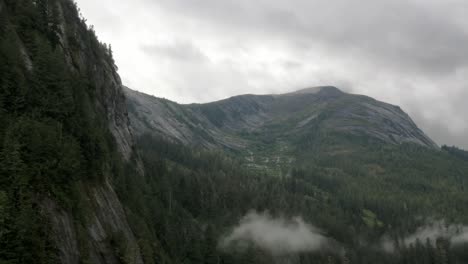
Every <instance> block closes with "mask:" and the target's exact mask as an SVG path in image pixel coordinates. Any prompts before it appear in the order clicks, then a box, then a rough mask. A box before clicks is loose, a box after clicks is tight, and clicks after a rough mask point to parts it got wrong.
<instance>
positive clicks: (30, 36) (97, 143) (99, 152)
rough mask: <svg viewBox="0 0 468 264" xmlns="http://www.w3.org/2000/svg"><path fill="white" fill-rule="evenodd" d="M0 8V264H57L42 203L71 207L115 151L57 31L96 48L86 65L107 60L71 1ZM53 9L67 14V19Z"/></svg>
mask: <svg viewBox="0 0 468 264" xmlns="http://www.w3.org/2000/svg"><path fill="white" fill-rule="evenodd" d="M0 5H1V11H0V21H1V23H0V26H1V27H0V123H1V126H0V263H9V264H13V263H56V262H57V261H58V258H57V251H56V248H55V245H53V243H52V238H51V237H52V230H51V227H50V224H49V219H47V217H46V216H45V215H44V213H43V201H44V200H45V199H53V200H55V201H57V202H59V203H60V204H62V205H63V206H64V207H66V208H74V207H76V205H77V201H78V200H79V197H77V195H78V194H77V192H76V191H75V189H76V186H77V185H78V183H79V182H83V181H84V182H89V181H95V182H99V181H101V180H102V179H103V177H104V175H105V170H107V169H108V168H109V167H112V166H113V165H112V157H113V154H112V153H113V152H115V148H114V147H113V144H114V143H113V138H112V137H111V135H110V133H109V131H108V129H107V120H106V118H105V114H104V113H102V112H100V111H99V110H98V109H96V108H95V105H94V102H93V101H94V100H95V92H96V90H95V87H93V86H92V85H91V83H90V81H89V80H90V77H89V75H88V72H90V71H91V68H86V69H85V68H78V67H77V66H76V67H72V66H71V65H70V63H69V61H67V57H66V55H65V54H64V50H63V48H62V46H61V41H63V38H64V37H65V32H62V31H61V27H60V26H59V25H62V26H63V27H64V28H67V29H68V31H67V33H68V34H70V35H68V36H67V37H68V41H70V42H73V41H75V42H76V41H78V40H77V37H76V36H73V35H72V33H71V32H75V31H80V32H81V33H83V32H84V33H83V34H84V36H85V37H86V38H87V39H88V40H89V41H90V45H97V47H98V48H93V49H94V50H95V51H96V52H98V53H97V54H96V55H95V57H94V61H93V60H91V58H93V57H90V61H88V63H89V65H86V66H85V67H91V65H95V64H96V63H97V65H99V64H100V62H99V61H101V60H105V61H108V63H113V60H112V57H111V54H110V52H109V51H107V50H106V49H105V48H104V46H102V45H101V44H100V43H99V42H98V41H97V39H96V37H95V35H94V32H92V31H91V30H88V29H87V27H86V25H85V24H84V22H83V21H81V20H80V19H79V18H78V14H77V9H76V6H75V5H74V3H73V2H71V1H60V0H37V1H32V0H6V1H0ZM59 7H61V8H62V11H63V12H65V13H66V15H70V16H65V17H66V18H67V20H66V21H61V16H59ZM73 27H76V28H75V29H74V30H72V28H73ZM67 52H68V51H67ZM87 69H88V70H87Z"/></svg>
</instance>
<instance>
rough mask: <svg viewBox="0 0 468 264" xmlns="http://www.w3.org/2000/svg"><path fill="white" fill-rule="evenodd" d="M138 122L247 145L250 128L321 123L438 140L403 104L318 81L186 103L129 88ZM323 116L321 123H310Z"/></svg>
mask: <svg viewBox="0 0 468 264" xmlns="http://www.w3.org/2000/svg"><path fill="white" fill-rule="evenodd" d="M125 93H126V95H127V98H128V106H129V109H130V110H129V115H130V119H131V123H132V127H133V129H134V130H135V133H136V134H138V135H141V134H144V133H156V134H158V135H161V136H164V137H166V138H169V139H172V140H174V141H178V142H181V143H183V144H187V145H201V146H205V147H215V146H224V147H228V148H233V149H236V148H242V147H244V146H246V145H247V144H248V141H249V140H248V139H247V138H246V137H244V136H243V135H244V134H246V133H255V132H259V133H273V132H274V134H275V135H277V134H278V131H281V133H280V134H281V135H282V136H291V137H294V136H295V135H297V134H300V133H303V132H307V131H306V130H308V129H317V128H320V129H321V130H323V131H328V132H341V133H345V134H353V135H358V136H365V137H370V138H374V139H376V140H379V141H381V142H383V143H388V144H402V143H415V144H418V145H422V146H426V147H429V148H437V145H436V144H435V143H434V142H433V141H432V140H431V139H430V138H429V137H428V136H427V135H425V134H424V132H423V131H421V130H420V129H419V128H418V127H417V125H416V124H415V123H414V122H413V121H412V119H411V118H410V117H409V116H408V115H407V114H406V113H405V112H404V111H403V110H401V109H400V107H398V106H393V105H390V104H387V103H383V102H379V101H377V100H374V99H372V98H369V97H365V96H360V95H353V94H347V93H344V92H342V91H340V90H339V89H338V88H336V87H329V86H324V87H314V88H308V89H303V90H299V91H296V92H293V93H287V94H281V95H242V96H236V97H232V98H229V99H226V100H222V101H218V102H213V103H208V104H191V105H180V104H177V103H174V102H171V101H168V100H165V99H160V98H156V97H152V96H149V95H145V94H142V93H139V92H136V91H133V90H130V89H125ZM317 119H320V124H319V127H317V126H314V128H311V126H310V124H312V123H316V122H317Z"/></svg>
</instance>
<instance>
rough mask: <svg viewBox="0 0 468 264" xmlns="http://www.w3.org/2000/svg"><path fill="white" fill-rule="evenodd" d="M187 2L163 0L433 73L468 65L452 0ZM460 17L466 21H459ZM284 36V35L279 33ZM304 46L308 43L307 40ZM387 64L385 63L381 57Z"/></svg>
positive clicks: (465, 38)
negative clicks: (440, 0)
mask: <svg viewBox="0 0 468 264" xmlns="http://www.w3.org/2000/svg"><path fill="white" fill-rule="evenodd" d="M439 3H440V2H439V1H434V0H432V1H424V2H421V1H415V0H413V1H406V0H396V1H384V0H377V1H376V0H364V1H348V0H335V1H326V2H325V1H319V0H314V1H309V0H296V1H293V2H291V1H280V0H277V1H266V0H260V1H248V0H240V1H233V0H228V1H217V0H207V1H202V2H200V1H194V0H191V1H187V0H170V1H169V0H162V1H159V2H158V4H159V5H161V6H163V7H164V8H166V9H169V10H170V11H172V12H176V13H181V14H184V15H185V16H188V17H193V18H195V19H197V20H205V21H207V23H208V24H210V25H212V26H219V27H223V28H229V30H230V31H237V32H250V33H251V34H256V37H258V36H263V37H264V38H278V37H281V38H289V39H291V40H296V41H304V42H305V43H306V44H305V45H306V46H310V45H311V44H317V43H319V44H321V45H324V46H326V47H327V48H333V49H334V51H335V52H344V53H350V52H351V53H354V52H358V53H360V56H365V57H367V59H372V60H384V61H386V62H387V63H388V64H391V65H393V67H395V68H397V67H403V68H406V69H412V70H415V71H424V72H427V73H439V72H442V73H444V72H451V71H454V70H455V69H457V68H459V67H461V66H463V65H467V64H468V49H466V48H465V45H466V43H468V32H467V31H466V30H465V26H466V23H468V19H463V18H460V17H459V16H458V17H457V16H455V15H452V14H456V13H455V11H456V10H457V9H459V8H460V7H459V5H455V4H454V3H459V4H460V5H462V6H464V7H466V6H468V4H466V3H463V2H462V1H461V0H460V1H451V2H450V3H447V4H445V5H441V4H439ZM457 18H458V19H459V20H461V22H457V21H458V20H457ZM278 35H279V36H278ZM303 45H304V44H303ZM379 63H382V62H379Z"/></svg>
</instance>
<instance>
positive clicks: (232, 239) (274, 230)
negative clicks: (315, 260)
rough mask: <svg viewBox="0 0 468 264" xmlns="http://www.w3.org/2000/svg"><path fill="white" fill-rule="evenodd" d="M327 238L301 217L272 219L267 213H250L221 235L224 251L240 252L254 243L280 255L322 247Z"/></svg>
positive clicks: (325, 244)
mask: <svg viewBox="0 0 468 264" xmlns="http://www.w3.org/2000/svg"><path fill="white" fill-rule="evenodd" d="M329 242H330V241H329V239H328V238H326V237H325V236H324V235H322V234H321V232H320V231H319V230H318V229H317V228H315V227H313V226H311V225H309V224H307V223H305V222H304V220H302V218H300V217H296V218H293V219H286V218H281V217H280V218H273V217H272V216H271V215H269V214H268V213H261V214H260V213H257V212H250V213H249V214H247V215H246V216H245V217H244V218H243V219H242V220H241V221H240V223H239V225H238V226H236V227H235V228H234V229H233V230H232V232H231V233H230V234H228V235H227V236H225V237H223V238H221V240H220V247H221V248H222V249H224V250H234V251H238V250H240V251H242V250H245V249H247V248H248V247H249V246H255V247H258V248H260V249H263V250H265V251H267V252H269V253H270V254H272V255H276V256H283V255H287V254H292V253H298V252H310V251H315V250H319V249H323V248H324V247H326V246H327V245H328V244H329Z"/></svg>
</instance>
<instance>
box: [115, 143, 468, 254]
mask: <svg viewBox="0 0 468 264" xmlns="http://www.w3.org/2000/svg"><path fill="white" fill-rule="evenodd" d="M320 141H322V142H325V143H326V144H323V145H320V146H319V147H317V148H316V152H315V153H312V152H310V151H308V152H305V151H304V152H303V153H302V154H300V156H299V157H298V158H297V162H296V163H295V164H293V165H292V167H291V168H292V169H291V172H290V175H289V176H284V177H277V176H275V177H272V176H271V175H267V174H259V173H258V171H257V170H251V169H249V168H248V167H244V168H243V166H242V164H243V162H244V159H243V157H236V156H232V155H230V154H226V153H224V154H223V153H221V152H210V151H200V150H192V149H190V148H187V147H184V146H181V145H177V144H173V143H168V142H166V141H165V140H162V139H158V138H154V137H151V136H149V135H146V136H143V137H141V138H140V140H139V142H138V145H137V147H138V149H140V150H141V156H142V157H143V161H144V167H145V177H144V178H140V179H138V180H135V179H134V178H132V176H131V175H132V173H127V174H125V175H126V176H125V175H123V177H124V178H122V179H120V180H119V184H117V186H118V187H119V188H118V190H119V191H118V192H119V193H121V194H122V199H123V201H124V202H125V203H126V204H127V207H128V208H130V209H129V217H130V220H131V222H132V225H133V226H134V227H135V230H136V234H137V236H139V237H140V238H141V239H142V240H141V241H144V242H142V244H143V246H142V247H144V248H146V249H147V250H146V254H147V256H152V257H150V258H151V259H154V260H156V263H181V262H183V263H271V262H272V261H273V259H272V258H273V257H272V256H270V255H269V254H268V253H267V252H264V251H262V250H261V249H258V248H251V249H250V250H248V251H245V252H241V253H232V252H231V253H229V252H224V251H223V250H220V249H219V248H217V240H218V239H219V238H220V237H222V236H223V235H225V234H226V233H227V232H229V231H230V228H231V227H233V226H235V225H236V224H237V221H238V220H239V219H240V218H241V217H242V216H244V215H245V214H246V213H247V212H248V211H249V210H252V209H254V210H257V211H260V212H262V211H265V210H268V211H270V212H271V213H272V214H273V215H277V216H279V215H286V216H290V217H294V216H297V215H301V216H302V217H303V218H304V219H305V220H306V221H307V222H309V223H312V224H314V225H315V226H318V227H319V228H321V229H322V230H326V234H327V236H329V237H332V238H334V239H336V240H337V241H338V243H339V244H341V245H343V246H344V248H345V249H346V254H345V256H344V257H343V256H341V255H340V254H337V253H333V252H331V253H330V252H328V253H327V252H315V253H313V252H312V253H301V254H299V259H300V260H299V262H298V263H341V262H343V261H348V263H463V262H464V261H467V259H466V255H464V254H462V253H461V252H464V250H467V249H468V245H465V244H457V245H456V246H450V245H449V241H448V240H443V239H442V238H441V239H439V240H437V241H430V242H427V243H426V241H424V243H421V242H419V241H417V243H416V244H411V245H409V244H408V245H404V244H403V245H398V243H401V242H400V241H402V240H403V239H404V238H405V237H407V236H409V235H410V234H412V233H414V232H415V231H416V230H417V229H418V228H419V227H421V226H424V225H425V222H426V220H428V219H444V220H445V221H447V222H448V223H460V224H466V223H468V214H467V212H466V209H465V208H464V205H465V204H466V203H467V202H468V200H467V199H468V198H467V197H468V196H467V195H466V187H467V184H468V182H467V178H466V172H467V171H468V162H464V161H460V160H459V159H458V158H457V157H454V156H452V155H451V154H450V153H448V152H446V151H439V150H434V149H428V148H426V147H421V146H417V145H412V144H406V145H400V146H394V145H386V144H379V143H378V142H368V143H363V142H364V141H363V139H359V138H353V137H350V136H342V135H339V134H337V135H333V136H332V135H328V136H327V138H321V140H320ZM338 146H348V147H351V146H354V147H353V149H354V151H355V152H351V154H349V152H346V151H342V152H335V151H329V150H330V149H336V148H337V147H338ZM318 153H320V155H318ZM337 153H338V154H337ZM306 154H307V155H306ZM207 228H208V229H207ZM207 230H209V232H208V233H207ZM384 238H391V241H392V242H389V243H391V244H395V245H398V247H396V249H395V250H396V251H395V252H393V253H390V252H386V251H385V250H384V246H383V243H384ZM150 241H157V243H155V244H153V246H151V243H150ZM372 245H374V246H372ZM441 254H442V255H443V256H442V255H441ZM211 258H213V259H214V262H209V261H210V260H208V259H211ZM330 261H332V262H330Z"/></svg>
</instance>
